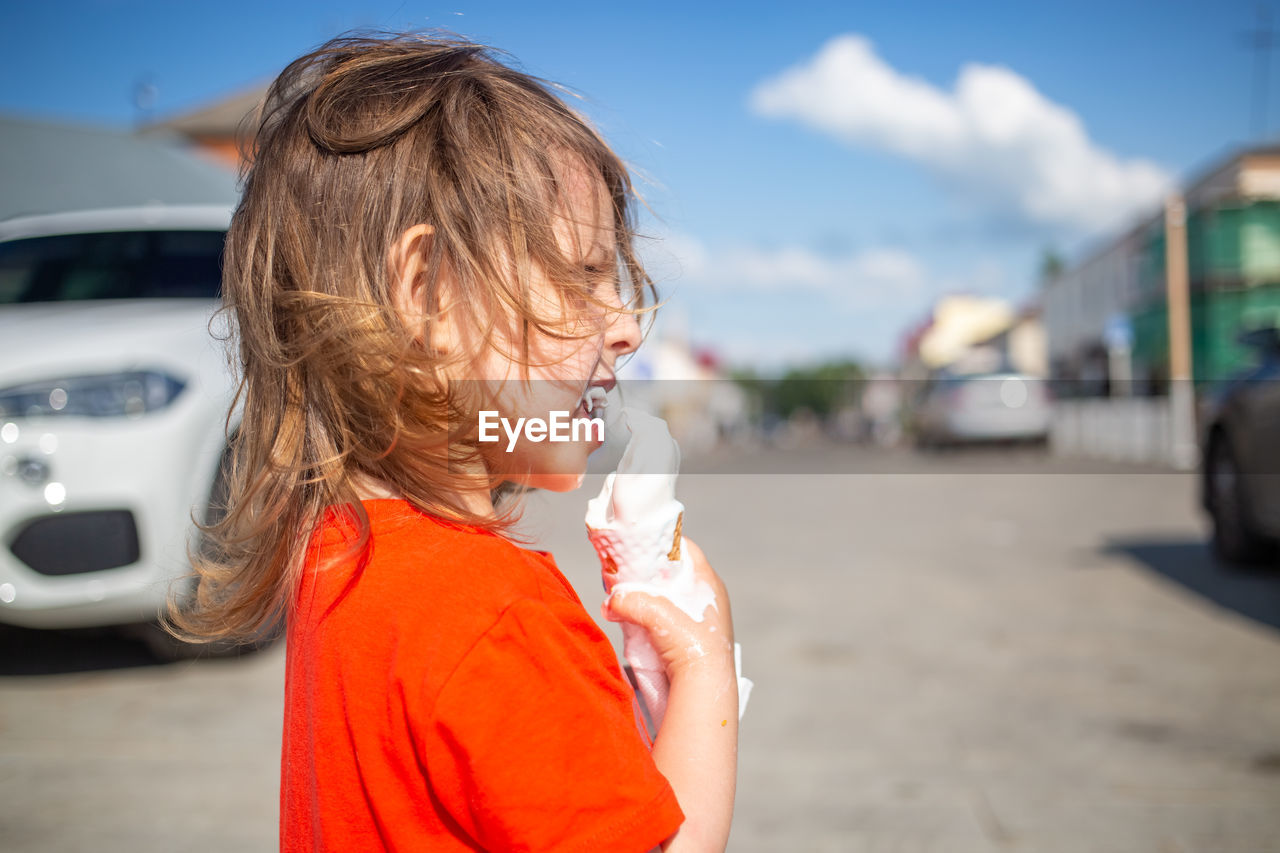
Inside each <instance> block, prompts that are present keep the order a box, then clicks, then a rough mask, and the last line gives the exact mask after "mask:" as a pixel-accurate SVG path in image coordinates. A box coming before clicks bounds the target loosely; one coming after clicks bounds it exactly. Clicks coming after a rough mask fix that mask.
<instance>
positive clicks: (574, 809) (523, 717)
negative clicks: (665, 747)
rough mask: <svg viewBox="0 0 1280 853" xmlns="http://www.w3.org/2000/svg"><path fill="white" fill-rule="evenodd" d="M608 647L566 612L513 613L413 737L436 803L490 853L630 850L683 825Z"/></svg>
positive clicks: (535, 608) (534, 604)
mask: <svg viewBox="0 0 1280 853" xmlns="http://www.w3.org/2000/svg"><path fill="white" fill-rule="evenodd" d="M632 702H633V700H632V694H631V688H630V686H629V685H628V684H627V683H626V682H625V681H624V680H623V678H622V674H621V672H620V671H619V670H618V665H617V659H616V657H615V656H614V652H613V648H612V646H611V645H610V644H609V641H608V639H607V638H606V637H605V635H604V634H603V632H601V631H600V629H599V627H598V626H597V625H596V624H595V623H594V622H592V621H591V618H590V617H589V616H588V615H587V614H586V612H585V611H584V610H582V608H581V606H575V605H573V604H570V603H568V602H564V603H560V602H553V603H549V602H544V601H537V600H523V601H520V602H517V603H516V604H513V605H512V606H511V607H509V608H508V609H507V610H506V611H505V612H504V613H503V615H502V617H501V618H500V619H499V620H498V622H497V623H496V624H495V625H494V626H493V627H492V628H491V629H490V630H489V631H488V632H486V633H485V635H484V636H483V637H481V638H480V640H479V641H478V642H477V643H476V644H475V645H474V646H473V647H472V649H471V650H470V652H469V653H468V654H467V655H466V656H465V657H464V658H463V660H462V662H461V663H460V664H459V666H458V667H457V669H456V670H455V671H454V672H453V674H452V675H451V676H450V677H449V679H448V681H447V682H446V683H445V685H444V687H443V688H442V690H441V692H440V693H439V695H438V697H437V698H436V701H435V704H434V708H433V712H432V713H431V715H430V717H429V720H430V723H429V725H428V729H427V731H425V732H422V733H421V735H422V736H421V738H420V740H419V749H420V751H421V756H420V757H421V759H422V761H423V765H424V768H425V770H426V773H427V777H428V779H429V780H430V784H431V787H432V789H433V791H434V793H435V796H436V798H437V800H438V802H439V803H440V804H441V806H443V808H444V809H445V810H446V811H447V812H448V813H449V814H450V816H451V817H452V818H453V819H454V820H455V821H457V823H458V825H459V826H460V827H461V828H462V829H463V830H464V831H465V832H466V833H467V834H468V835H470V836H471V837H472V838H473V839H474V840H475V841H476V843H477V844H479V845H480V846H481V847H483V848H485V849H489V850H538V851H550V850H557V851H558V850H593V851H595V850H606V849H607V850H619V851H625V850H635V851H647V850H650V849H652V848H653V847H655V846H657V845H658V844H659V843H660V842H661V841H662V840H664V839H665V838H667V837H668V836H670V835H671V834H672V833H673V832H675V830H676V829H677V828H678V827H679V825H680V823H681V821H682V820H683V819H684V815H683V814H682V813H681V811H680V807H679V805H678V804H677V803H676V798H675V794H674V792H673V791H672V790H671V786H670V784H669V783H668V782H667V780H666V779H665V778H664V777H663V776H662V774H661V773H659V772H658V769H657V766H656V765H655V764H654V763H653V758H652V757H651V755H650V753H649V747H648V745H647V744H646V743H645V741H644V739H643V738H642V736H641V734H640V731H639V729H638V728H637V725H636V721H635V715H634V710H633V704H632Z"/></svg>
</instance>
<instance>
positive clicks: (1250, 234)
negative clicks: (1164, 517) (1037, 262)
mask: <svg viewBox="0 0 1280 853" xmlns="http://www.w3.org/2000/svg"><path fill="white" fill-rule="evenodd" d="M1181 195H1182V198H1183V201H1184V203H1185V210H1186V216H1185V232H1184V233H1185V240H1186V247H1185V248H1186V257H1187V266H1188V270H1187V280H1188V281H1187V283H1188V287H1189V297H1188V302H1189V305H1188V307H1189V312H1190V334H1191V341H1190V343H1191V358H1190V362H1191V379H1192V383H1193V385H1194V389H1195V391H1196V392H1198V393H1201V394H1203V393H1204V392H1205V391H1206V390H1207V388H1208V386H1210V385H1212V384H1213V383H1216V382H1219V381H1221V380H1223V379H1226V378H1228V377H1230V376H1231V375H1232V374H1235V373H1237V372H1239V371H1241V370H1242V369H1244V368H1246V367H1248V366H1249V365H1250V363H1251V359H1252V353H1251V352H1250V351H1249V350H1248V349H1247V348H1246V347H1244V346H1242V345H1241V344H1240V342H1239V340H1238V339H1239V336H1240V334H1241V333H1242V332H1244V331H1246V330H1248V329H1250V328H1253V327H1257V326H1261V325H1275V324H1276V322H1277V318H1280V148H1277V147H1269V148H1256V149H1250V150H1245V151H1242V152H1239V153H1237V154H1234V155H1232V156H1230V157H1228V158H1226V159H1225V160H1222V161H1220V162H1218V163H1216V164H1215V165H1213V166H1212V167H1211V168H1209V169H1208V170H1206V171H1205V172H1203V173H1201V174H1200V175H1198V176H1197V177H1195V178H1194V179H1192V180H1191V181H1190V182H1188V184H1187V185H1186V186H1185V187H1184V188H1183V189H1182V190H1181ZM1166 231H1167V229H1166V222H1165V214H1164V212H1163V211H1161V212H1158V213H1153V215H1151V216H1150V217H1149V218H1146V219H1144V220H1141V221H1139V222H1137V223H1136V224H1134V225H1133V226H1132V227H1131V228H1129V229H1128V230H1126V231H1125V232H1123V233H1121V234H1119V235H1115V236H1113V237H1112V238H1111V239H1109V240H1107V241H1105V242H1104V243H1102V244H1101V245H1100V246H1098V247H1097V248H1096V249H1095V250H1094V251H1093V252H1091V253H1090V254H1089V255H1087V256H1086V257H1085V258H1084V259H1083V260H1082V261H1080V262H1079V263H1076V264H1074V265H1072V266H1069V267H1067V268H1066V269H1064V270H1063V271H1062V272H1061V273H1060V274H1058V275H1056V276H1055V277H1053V278H1052V279H1050V280H1049V281H1047V282H1046V283H1045V286H1044V293H1043V304H1044V317H1045V326H1046V329H1047V331H1048V336H1049V354H1050V376H1051V378H1052V380H1053V383H1054V388H1055V391H1056V393H1057V396H1058V398H1059V404H1058V405H1057V406H1056V410H1055V425H1054V434H1053V437H1052V443H1053V445H1054V447H1055V449H1058V450H1060V451H1064V452H1069V453H1082V454H1087V455H1095V456H1104V457H1109V458H1119V459H1133V460H1140V461H1158V462H1170V463H1172V464H1175V465H1178V466H1179V467H1186V466H1188V465H1190V464H1194V459H1193V458H1188V454H1187V452H1186V451H1187V443H1186V439H1185V438H1178V439H1176V440H1175V436H1183V435H1184V434H1186V433H1188V431H1192V432H1193V431H1194V425H1184V424H1185V423H1186V422H1187V421H1189V420H1190V419H1191V417H1192V415H1191V412H1192V407H1193V405H1194V404H1189V407H1188V408H1186V409H1180V410H1179V411H1180V412H1185V413H1186V414H1185V415H1184V414H1178V415H1177V417H1175V412H1174V411H1173V409H1172V404H1171V403H1170V398H1169V396H1168V395H1169V392H1170V388H1169V384H1170V383H1169V377H1170V372H1171V370H1170V361H1171V360H1170V347H1169V339H1170V338H1169V305H1168V296H1167V291H1168V288H1167V284H1168V280H1167V275H1166V248H1167V247H1166ZM1173 233H1178V230H1177V229H1174V231H1173ZM1176 248H1177V247H1175V249H1176ZM1191 450H1192V451H1194V448H1193V447H1192V448H1191Z"/></svg>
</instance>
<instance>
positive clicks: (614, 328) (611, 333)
mask: <svg viewBox="0 0 1280 853" xmlns="http://www.w3.org/2000/svg"><path fill="white" fill-rule="evenodd" d="M639 346H640V320H639V319H638V318H637V317H636V315H635V314H630V313H628V312H626V311H621V310H618V311H610V312H609V327H608V328H607V329H605V333H604V348H605V350H606V351H608V352H611V353H613V357H614V358H615V359H617V358H621V357H622V356H624V355H626V354H627V353H629V352H635V351H636V349H637V348H639Z"/></svg>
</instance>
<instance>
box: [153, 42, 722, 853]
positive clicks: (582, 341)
mask: <svg viewBox="0 0 1280 853" xmlns="http://www.w3.org/2000/svg"><path fill="white" fill-rule="evenodd" d="M632 204H633V196H632V191H631V185H630V181H629V178H628V176H627V172H626V170H625V168H624V167H623V165H622V163H621V162H620V161H619V160H618V158H617V157H616V155H614V153H613V152H612V151H611V150H610V149H609V147H608V146H607V145H606V144H605V143H604V142H603V141H602V140H601V139H600V137H599V136H598V135H597V133H596V132H595V131H594V130H593V129H592V128H591V127H590V126H589V125H588V124H587V123H586V122H585V121H584V120H583V119H582V118H581V117H580V116H579V115H577V114H576V113H575V112H573V111H572V110H570V109H569V108H568V107H566V106H565V104H563V103H562V102H561V101H560V100H559V99H558V98H557V97H556V96H555V95H554V94H552V93H551V92H550V91H549V90H548V89H547V88H546V87H545V86H544V85H542V84H541V83H539V82H538V81H536V80H534V79H532V78H530V77H529V76H527V75H525V74H523V73H521V72H518V71H516V70H513V69H512V68H510V67H508V66H506V65H504V64H502V63H501V62H499V61H497V60H496V59H495V58H494V57H493V56H492V55H491V54H490V53H489V52H488V51H486V50H484V49H482V48H481V47H478V46H476V45H474V44H471V43H469V42H465V41H462V40H459V39H456V38H435V37H433V38H422V37H417V36H390V37H377V38H365V37H359V38H355V37H353V38H342V39H337V40H335V41H332V42H330V43H328V44H326V45H324V46H323V47H321V48H320V49H319V50H317V51H316V52H314V53H312V54H310V55H308V56H305V57H303V58H301V59H299V60H297V61H296V62H294V63H293V64H292V65H290V66H289V67H288V68H287V69H286V70H285V71H284V73H283V74H282V75H281V76H280V78H279V79H278V80H276V81H275V83H274V84H273V85H272V87H271V89H270V91H269V93H268V96H267V100H266V103H265V105H264V107H263V111H262V114H261V117H260V122H259V126H258V128H257V133H256V142H255V151H254V160H253V164H252V167H251V168H250V170H249V172H248V174H247V178H246V181H245V185H244V195H243V198H242V200H241V203H240V206H239V208H238V209H237V211H236V214H235V217H234V219H233V222H232V225H231V230H230V232H229V234H228V239H227V249H226V257H225V269H224V297H225V300H226V304H227V305H228V307H229V308H230V310H231V311H232V313H233V316H234V319H235V321H236V324H237V327H238V341H239V347H240V362H241V367H242V383H241V388H240V402H241V404H242V412H243V419H242V421H241V424H240V427H239V430H238V433H237V435H236V437H235V440H234V442H233V454H232V461H231V470H230V475H229V477H230V479H229V482H230V486H229V492H230V493H229V498H228V501H227V504H228V505H227V508H226V514H225V517H224V518H223V519H222V520H221V521H219V522H218V523H217V524H216V525H215V526H214V527H213V528H212V529H211V530H209V531H208V539H209V543H210V545H209V547H207V548H204V549H202V552H201V553H200V554H199V555H196V569H197V575H198V578H199V583H198V586H197V589H196V593H195V595H194V596H193V598H192V600H191V601H188V602H185V603H184V604H182V605H181V606H178V605H177V604H175V605H174V606H173V607H172V608H171V614H170V618H171V619H172V621H173V623H174V624H175V628H176V629H177V630H180V631H182V632H185V634H186V636H188V637H200V638H205V639H212V638H228V637H246V636H253V635H255V634H256V633H259V632H261V631H263V630H265V629H266V627H267V626H269V625H271V624H272V623H273V622H274V621H275V620H276V619H278V618H279V616H280V615H281V614H283V615H284V616H285V620H286V625H287V638H288V651H287V654H288V658H287V668H286V675H285V724H284V748H283V756H282V774H281V799H280V841H281V849H282V850H287V851H293V850H335V851H351V850H361V851H366V850H401V851H403V850H414V851H417V850H468V851H473V850H480V849H483V850H538V851H544V850H591V851H600V850H634V851H643V850H648V849H651V848H653V847H655V846H657V845H661V846H662V847H663V849H670V850H678V849H680V850H685V849H687V850H722V849H723V848H724V846H725V844H726V842H727V838H728V834H729V824H730V818H731V814H732V807H733V793H734V777H735V771H736V749H737V719H738V714H737V707H738V699H737V688H736V677H735V674H734V667H733V660H732V652H731V649H732V642H733V625H732V619H731V617H730V613H729V604H728V598H727V595H726V593H725V590H724V587H723V585H722V584H721V583H720V581H719V579H718V578H717V577H716V575H715V573H714V572H713V571H712V569H711V568H710V566H709V565H708V564H707V562H706V560H705V558H704V557H703V556H702V554H701V551H699V550H698V549H697V546H696V545H693V544H692V543H689V544H690V548H691V551H692V553H693V554H694V556H695V560H696V563H697V571H698V573H699V575H700V577H701V578H702V579H703V580H705V581H706V582H707V583H709V584H711V586H712V588H713V589H714V591H715V593H716V601H717V602H718V604H717V605H716V606H713V607H710V608H708V609H707V611H706V613H705V614H704V618H703V620H702V621H701V622H695V621H693V620H691V619H689V618H688V617H687V616H685V615H684V614H683V613H682V612H681V611H680V610H679V609H677V608H676V607H674V606H673V605H671V604H670V603H669V602H667V601H666V600H665V599H661V598H656V597H651V596H647V595H644V594H641V593H638V592H632V593H630V594H627V595H626V596H625V597H624V596H621V595H614V596H613V597H612V598H611V599H610V600H609V601H608V602H606V605H605V615H606V617H607V618H609V619H612V620H615V621H628V622H632V623H635V624H639V625H642V626H644V627H645V628H646V629H648V630H649V632H650V634H651V636H652V638H653V641H654V643H655V644H656V646H657V647H658V649H659V651H660V654H661V655H662V657H663V661H664V664H665V665H666V667H667V670H668V676H669V678H670V682H671V689H670V698H669V704H668V708H667V713H666V719H665V722H664V724H663V727H662V729H661V731H659V732H658V734H657V737H656V739H655V740H654V742H653V743H652V744H650V743H649V742H648V741H647V737H646V736H645V735H643V734H642V732H641V730H640V729H639V728H638V726H637V722H636V718H635V714H634V709H633V697H632V694H631V690H630V688H629V687H628V685H627V682H626V681H625V680H624V678H623V676H622V674H621V672H620V671H619V668H618V664H617V659H616V657H615V654H614V652H613V650H612V648H611V647H610V645H609V642H608V640H607V639H606V638H605V636H604V634H603V633H602V632H601V631H600V629H599V628H598V626H597V625H596V624H595V622H593V621H592V619H591V618H590V617H589V615H588V614H587V612H586V611H585V610H584V609H583V607H582V604H581V603H580V602H579V600H578V598H577V597H576V595H575V594H574V592H573V590H572V588H571V587H570V586H569V584H568V583H567V582H566V581H565V579H564V578H563V577H562V576H561V574H560V573H559V571H558V570H557V569H556V567H555V564H554V562H553V561H552V559H551V557H550V556H549V555H547V554H544V553H538V552H533V551H528V550H524V549H521V548H519V547H517V546H516V545H515V544H513V543H512V542H511V541H509V540H508V539H507V538H505V537H504V535H503V534H504V533H506V532H508V531H509V528H510V525H511V523H512V521H513V517H512V514H511V512H510V511H509V510H508V511H500V510H499V509H498V508H497V507H495V500H497V499H498V498H499V497H500V496H501V495H502V494H503V493H505V492H507V491H511V490H518V489H520V488H525V487H537V488H547V489H554V490H565V489H569V488H574V487H576V486H577V485H578V484H579V483H580V482H581V479H582V476H583V472H584V470H585V466H586V459H587V455H588V453H590V452H591V451H592V450H594V449H595V448H596V447H597V446H598V443H599V442H598V441H591V440H585V439H583V440H579V441H576V442H573V441H570V442H552V441H541V442H530V441H524V442H520V443H518V444H517V446H515V447H514V448H512V449H511V450H510V451H508V449H507V442H506V441H505V439H504V440H503V441H501V442H497V443H492V442H488V443H486V442H481V441H479V429H478V418H479V412H480V411H482V410H487V411H497V412H498V413H500V415H501V416H503V417H507V418H509V419H510V420H512V421H514V420H515V419H516V418H518V417H533V416H537V417H543V418H545V417H546V416H547V414H548V412H551V411H568V412H571V413H572V416H573V417H574V418H576V419H582V418H585V417H586V416H587V412H588V411H589V409H588V407H587V404H585V403H584V401H585V400H586V399H587V398H588V397H589V396H590V395H593V394H596V393H598V392H595V391H593V390H592V388H593V386H599V387H602V388H604V389H605V390H608V389H609V388H610V387H612V385H613V383H614V367H615V365H616V362H617V360H618V359H619V358H620V357H621V356H623V355H625V354H627V353H629V352H631V351H633V350H634V349H635V348H636V347H637V346H639V344H640V332H639V325H638V323H637V321H636V315H637V314H638V313H640V312H642V311H644V310H648V308H649V306H650V299H649V294H650V291H651V284H650V282H649V280H648V279H647V277H646V275H645V273H644V270H643V269H642V267H641V265H640V263H639V262H638V260H637V258H636V255H635V253H634V250H633V246H632V225H631V222H632V209H631V206H632ZM587 432H590V431H587ZM580 437H581V436H580ZM593 437H594V436H593ZM686 541H687V540H686Z"/></svg>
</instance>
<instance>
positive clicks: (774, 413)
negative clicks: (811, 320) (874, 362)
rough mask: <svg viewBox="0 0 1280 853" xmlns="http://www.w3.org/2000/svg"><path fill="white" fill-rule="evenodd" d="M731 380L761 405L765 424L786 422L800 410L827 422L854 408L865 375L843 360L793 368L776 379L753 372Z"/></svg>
mask: <svg viewBox="0 0 1280 853" xmlns="http://www.w3.org/2000/svg"><path fill="white" fill-rule="evenodd" d="M732 376H733V379H734V381H736V382H737V383H738V384H739V385H740V386H742V388H743V389H745V390H746V391H747V392H748V393H749V394H752V395H753V396H755V397H756V398H757V399H758V400H759V401H760V411H761V413H762V414H763V415H764V417H765V418H766V419H768V420H785V419H787V418H789V417H791V416H792V415H794V414H795V413H797V412H799V411H802V410H803V411H808V412H811V413H812V414H814V415H815V416H817V417H818V418H819V419H821V420H826V419H827V418H829V417H831V416H832V415H833V414H835V413H837V412H839V411H840V410H841V409H843V408H845V407H847V406H853V405H856V404H857V402H858V399H859V396H860V395H861V393H862V382H863V379H864V378H865V376H866V371H865V370H864V369H863V367H862V365H860V364H858V363H857V362H855V361H851V360H847V359H846V360H840V361H830V362H824V363H822V364H817V365H811V366H807V367H798V368H792V369H791V370H788V371H787V372H786V373H784V374H783V375H782V376H781V377H780V378H775V379H769V378H764V377H761V376H760V375H759V374H757V373H756V372H755V371H753V370H740V371H735V372H734V373H733V374H732Z"/></svg>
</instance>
